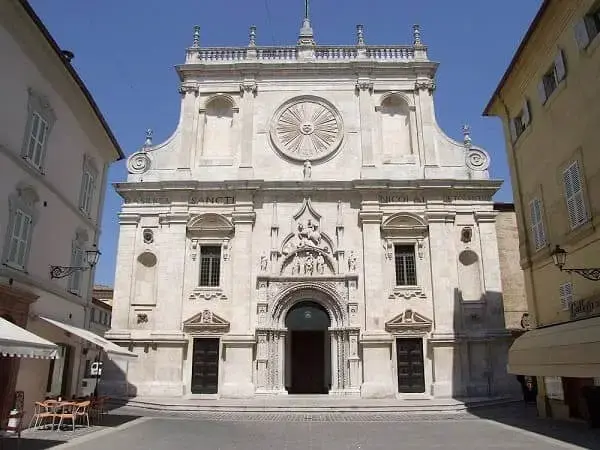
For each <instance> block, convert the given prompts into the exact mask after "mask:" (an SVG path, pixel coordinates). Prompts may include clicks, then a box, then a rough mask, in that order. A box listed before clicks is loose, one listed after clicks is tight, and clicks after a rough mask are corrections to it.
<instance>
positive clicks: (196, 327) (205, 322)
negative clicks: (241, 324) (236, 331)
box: [183, 309, 229, 333]
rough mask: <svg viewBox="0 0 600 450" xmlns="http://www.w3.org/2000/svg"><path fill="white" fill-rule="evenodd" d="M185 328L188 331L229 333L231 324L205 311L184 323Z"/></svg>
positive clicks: (207, 310)
mask: <svg viewBox="0 0 600 450" xmlns="http://www.w3.org/2000/svg"><path fill="white" fill-rule="evenodd" d="M183 328H184V329H185V330H188V331H199V332H214V333H227V332H228V331H229V322H228V321H227V320H225V319H223V318H222V317H220V316H218V315H216V314H214V313H213V312H212V311H211V310H209V309H205V310H203V311H202V312H199V313H198V314H196V315H194V316H192V317H190V318H189V319H187V320H186V321H185V322H183Z"/></svg>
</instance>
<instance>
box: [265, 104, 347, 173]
mask: <svg viewBox="0 0 600 450" xmlns="http://www.w3.org/2000/svg"><path fill="white" fill-rule="evenodd" d="M270 135H271V141H272V143H273V145H274V146H275V148H276V149H277V150H278V151H279V152H281V153H282V154H284V155H285V156H287V157H288V158H290V159H292V160H295V161H301V162H304V161H311V162H314V161H318V160H322V159H324V158H326V157H328V156H330V155H331V154H333V153H334V152H335V151H336V150H337V149H338V148H339V146H340V144H341V142H342V138H343V124H342V118H341V115H340V114H339V112H338V111H337V110H336V109H335V107H334V106H333V105H331V104H330V103H329V102H327V101H326V100H324V99H321V98H318V97H312V96H306V97H300V98H296V99H293V100H292V101H290V102H288V103H285V104H284V105H282V106H281V107H280V108H279V109H278V110H277V111H276V112H275V115H274V117H273V121H272V125H271V131H270Z"/></svg>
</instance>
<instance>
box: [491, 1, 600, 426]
mask: <svg viewBox="0 0 600 450" xmlns="http://www.w3.org/2000/svg"><path fill="white" fill-rule="evenodd" d="M484 115H488V116H497V117H500V118H501V119H502V123H503V126H504V133H505V136H506V143H507V144H506V149H507V153H508V161H509V165H510V171H511V179H512V187H513V193H514V200H515V204H516V210H517V217H518V229H519V240H520V254H521V255H520V256H521V266H522V267H523V269H524V272H525V286H526V291H527V298H528V306H529V311H530V314H531V319H532V325H533V326H534V327H535V329H533V330H532V331H529V332H527V333H525V334H524V335H523V336H521V337H520V338H518V339H517V340H516V341H515V343H514V344H513V346H512V348H511V350H510V354H509V371H510V372H511V373H513V374H519V375H529V376H536V377H537V385H538V397H537V403H538V408H539V410H540V412H541V413H542V414H543V415H552V416H554V417H580V418H586V417H587V416H588V414H589V412H588V408H587V407H586V403H585V401H584V397H585V394H584V393H585V392H586V391H588V390H589V388H586V387H585V386H592V385H594V384H596V385H599V384H600V281H599V279H600V269H596V270H591V269H593V268H600V241H599V239H600V231H599V230H598V227H599V226H600V1H598V0H568V1H565V0H545V1H544V2H543V4H542V6H541V8H540V10H539V12H538V14H537V16H536V17H535V19H534V20H533V22H532V24H531V26H530V28H529V30H528V31H527V33H526V35H525V37H524V39H523V41H522V43H521V45H520V46H519V48H518V49H517V51H516V54H515V56H514V57H513V60H512V61H511V63H510V65H509V67H508V69H507V71H506V73H505V74H504V76H503V78H502V80H501V81H500V84H499V85H498V87H497V89H496V91H495V92H494V94H493V96H492V98H491V100H490V102H489V104H488V106H487V107H486V109H485V111H484ZM557 246H560V247H559V249H558V253H557V252H556V250H557ZM562 250H564V253H563V252H562ZM569 269H586V270H569Z"/></svg>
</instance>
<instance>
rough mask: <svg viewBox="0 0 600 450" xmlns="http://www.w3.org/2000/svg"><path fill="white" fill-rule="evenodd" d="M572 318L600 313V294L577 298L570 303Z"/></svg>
mask: <svg viewBox="0 0 600 450" xmlns="http://www.w3.org/2000/svg"><path fill="white" fill-rule="evenodd" d="M569 310H570V313H571V320H574V319H581V318H583V317H592V316H598V315H600V295H599V296H595V297H591V298H584V299H581V300H576V301H574V302H572V303H571V305H569Z"/></svg>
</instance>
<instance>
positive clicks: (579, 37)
mask: <svg viewBox="0 0 600 450" xmlns="http://www.w3.org/2000/svg"><path fill="white" fill-rule="evenodd" d="M573 31H574V32H575V40H576V41H577V46H578V47H579V48H580V49H582V50H583V49H584V48H586V47H587V46H588V44H589V43H590V34H589V33H588V27H587V21H586V20H585V17H582V18H581V19H579V20H578V21H577V23H576V24H575V27H574V28H573Z"/></svg>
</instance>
